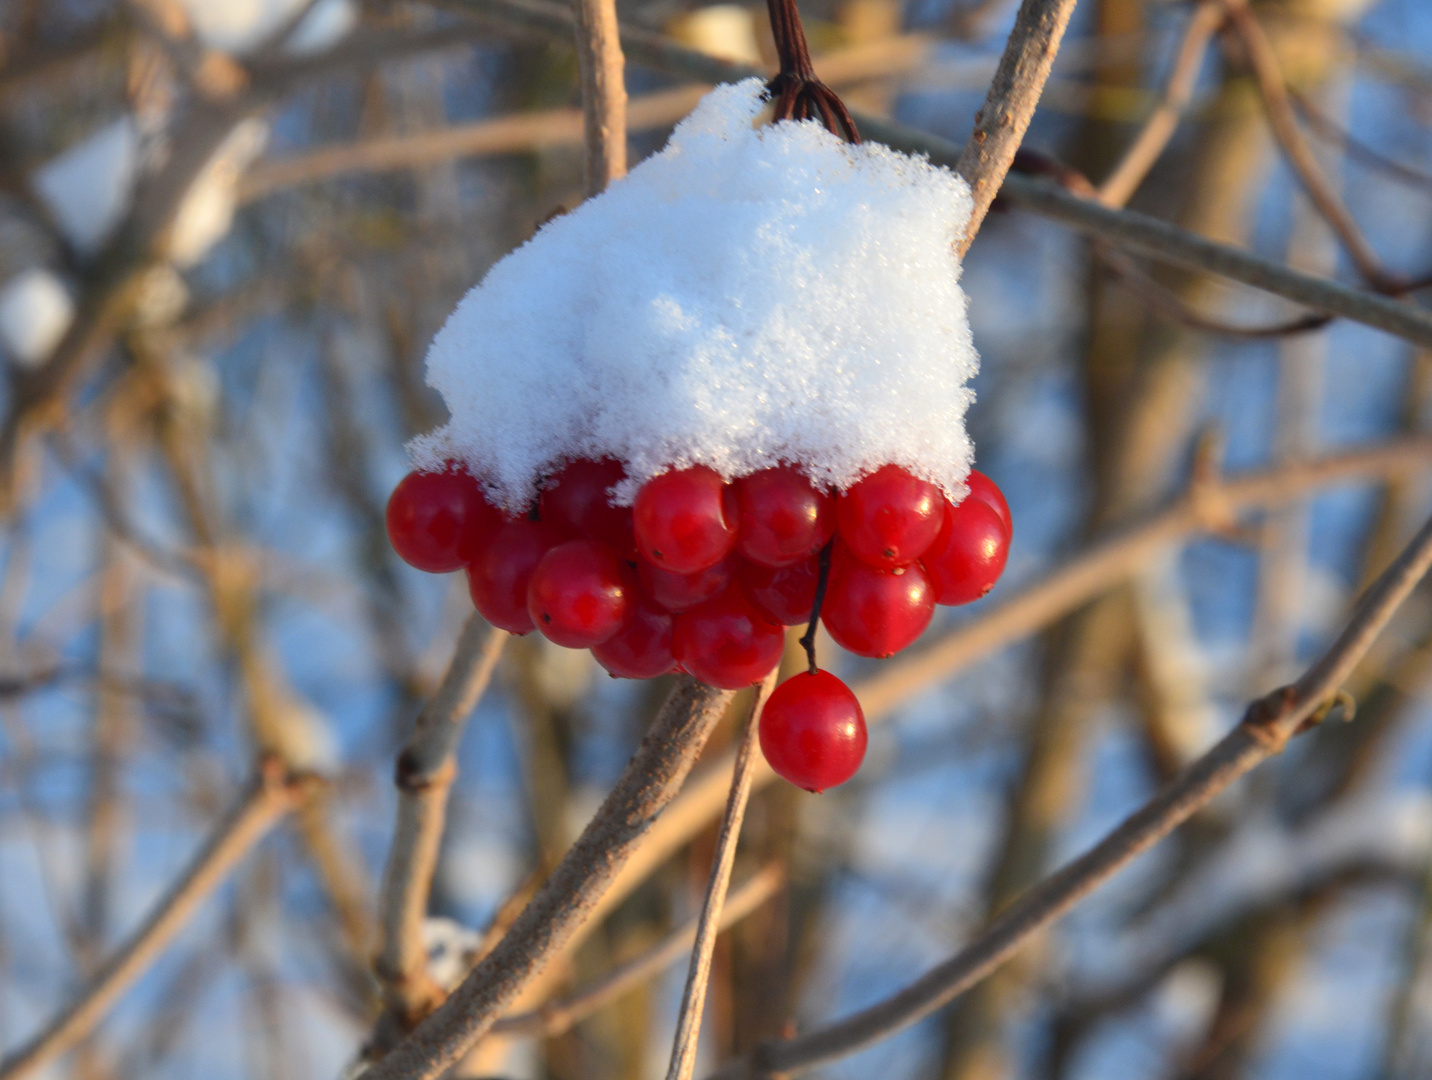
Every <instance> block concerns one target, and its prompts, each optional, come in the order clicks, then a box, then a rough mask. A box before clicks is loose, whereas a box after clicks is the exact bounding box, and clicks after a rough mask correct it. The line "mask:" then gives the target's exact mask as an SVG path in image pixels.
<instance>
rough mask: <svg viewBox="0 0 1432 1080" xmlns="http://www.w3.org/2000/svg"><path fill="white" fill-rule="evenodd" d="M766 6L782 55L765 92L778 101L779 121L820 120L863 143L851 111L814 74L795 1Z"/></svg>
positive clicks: (835, 131) (776, 1) (782, 0)
mask: <svg viewBox="0 0 1432 1080" xmlns="http://www.w3.org/2000/svg"><path fill="white" fill-rule="evenodd" d="M766 8H767V10H768V11H769V12H770V15H771V36H772V37H773V38H775V40H776V52H777V53H778V54H779V56H780V58H781V71H780V74H778V75H777V76H776V77H775V78H774V79H772V80H771V81H770V82H769V83H767V84H766V94H767V95H768V96H769V97H770V98H771V99H772V100H774V101H775V103H776V117H775V118H776V120H777V121H781V120H810V119H819V120H820V121H821V122H822V123H823V124H825V128H826V130H827V131H829V132H830V133H831V134H833V135H839V136H841V137H842V138H844V139H845V140H846V141H847V142H851V143H858V142H860V132H859V131H858V130H856V127H855V120H854V118H853V117H852V116H851V115H850V110H849V109H847V108H846V107H845V103H844V102H843V101H841V100H840V98H839V97H838V96H837V95H836V92H835V91H834V90H832V89H831V88H830V87H828V86H826V85H825V83H823V82H821V81H820V80H819V79H817V78H816V76H815V65H813V64H812V63H811V59H810V47H809V46H808V45H807V44H806V36H805V29H804V27H802V26H801V13H800V10H799V9H798V8H797V7H796V0H766Z"/></svg>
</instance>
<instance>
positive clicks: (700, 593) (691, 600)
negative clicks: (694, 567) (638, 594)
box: [636, 556, 731, 613]
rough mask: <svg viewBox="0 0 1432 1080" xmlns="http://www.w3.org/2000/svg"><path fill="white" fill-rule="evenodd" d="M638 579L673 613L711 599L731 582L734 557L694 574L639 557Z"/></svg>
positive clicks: (650, 593)
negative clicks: (655, 564)
mask: <svg viewBox="0 0 1432 1080" xmlns="http://www.w3.org/2000/svg"><path fill="white" fill-rule="evenodd" d="M636 573H637V579H638V580H639V581H640V582H641V587H642V591H643V592H644V593H646V595H647V596H649V597H651V598H652V599H653V600H654V601H656V603H657V605H658V606H659V607H662V608H665V609H666V610H667V611H670V612H673V613H674V612H677V611H685V610H686V609H687V608H693V607H695V606H696V605H697V604H699V603H702V602H703V601H705V600H710V599H711V598H712V597H713V596H715V595H716V594H717V593H719V592H721V591H722V590H723V589H725V588H726V586H727V585H729V584H730V583H731V557H730V556H728V557H726V558H724V559H722V560H721V561H720V562H718V563H717V564H716V565H715V566H708V567H707V568H706V569H705V570H698V571H696V573H694V574H678V573H677V572H676V571H674V570H663V569H662V568H661V567H659V566H654V565H653V564H651V563H649V562H647V561H646V560H645V559H643V558H641V557H640V556H638V557H637V565H636Z"/></svg>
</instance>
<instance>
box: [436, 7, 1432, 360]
mask: <svg viewBox="0 0 1432 1080" xmlns="http://www.w3.org/2000/svg"><path fill="white" fill-rule="evenodd" d="M430 2H431V3H433V4H434V6H439V7H445V8H451V9H453V10H458V11H463V12H466V13H468V14H470V15H475V16H478V17H481V18H485V19H490V20H496V21H500V22H502V23H504V24H505V25H508V26H509V27H515V28H517V29H522V30H528V31H540V32H542V33H545V34H549V35H551V34H564V33H570V32H571V28H572V16H571V13H570V12H569V11H568V10H567V9H566V8H565V7H564V6H563V5H561V4H555V3H552V2H551V0H430ZM622 44H623V46H624V47H625V49H626V54H627V56H628V57H629V58H630V59H631V60H632V61H633V62H639V63H642V64H644V65H646V66H648V67H651V68H654V69H656V70H658V71H664V72H668V73H670V74H674V75H682V76H684V77H686V78H690V79H697V80H700V81H702V82H713V83H714V82H732V81H736V80H739V79H744V78H749V77H750V76H752V75H762V74H763V73H762V72H761V71H760V70H758V69H756V68H753V67H750V66H748V65H746V64H738V63H732V62H730V61H727V60H721V59H718V58H716V57H713V56H707V55H706V54H704V53H699V52H696V51H695V50H693V49H687V48H684V47H682V46H681V45H678V44H676V43H675V42H673V41H671V40H670V39H669V38H666V37H663V36H662V35H660V34H655V33H652V32H651V31H649V30H643V29H639V28H636V27H631V26H623V27H622ZM852 116H854V118H855V121H856V123H857V124H859V125H860V130H861V132H862V133H863V134H864V135H865V137H866V138H867V139H870V140H874V141H877V142H883V143H885V144H886V145H887V146H891V147H893V148H895V149H897V150H904V151H906V152H907V153H915V154H925V155H926V156H928V157H929V159H930V160H931V161H932V162H934V163H935V164H937V165H947V166H954V165H955V164H956V163H957V162H958V161H959V157H960V149H959V147H957V146H955V145H954V144H953V143H951V142H949V141H948V140H947V139H942V138H940V137H939V136H937V135H931V134H929V133H928V132H924V131H919V130H917V129H915V128H912V127H909V126H907V125H905V124H901V123H898V122H896V121H894V120H887V119H885V118H883V117H876V116H871V115H869V114H865V113H860V112H854V111H852ZM1000 195H1001V197H1002V198H1004V199H1007V200H1008V201H1009V202H1011V203H1014V204H1016V205H1019V206H1021V207H1023V208H1024V209H1026V210H1031V211H1033V212H1034V213H1037V214H1041V215H1043V216H1045V217H1048V218H1052V219H1054V220H1056V221H1062V222H1064V223H1065V224H1067V225H1071V226H1073V227H1074V228H1077V229H1079V230H1081V231H1083V232H1087V233H1090V234H1092V235H1094V236H1097V237H1099V238H1101V239H1104V240H1107V241H1109V242H1110V243H1111V244H1114V245H1115V246H1117V247H1121V248H1124V249H1125V250H1129V251H1135V252H1138V253H1140V254H1143V255H1147V256H1149V257H1150V258H1153V259H1155V260H1156V261H1158V262H1162V263H1166V264H1169V265H1172V266H1178V267H1181V268H1183V269H1185V270H1194V271H1199V272H1202V273H1207V274H1214V275H1217V276H1219V277H1224V278H1229V279H1231V280H1233V281H1239V282H1242V283H1243V284H1245V285H1251V286H1253V287H1254V288H1256V289H1262V290H1263V291H1265V292H1269V293H1272V294H1274V295H1275V296H1282V297H1284V298H1285V299H1288V300H1292V301H1294V302H1295V303H1299V304H1303V305H1305V306H1307V307H1310V308H1312V309H1313V310H1314V311H1321V312H1326V313H1327V314H1330V315H1336V316H1338V317H1340V318H1345V319H1351V320H1353V321H1354V322H1360V323H1363V324H1364V325H1367V326H1374V327H1376V328H1378V329H1379V330H1383V331H1386V332H1387V333H1389V334H1393V335H1394V336H1396V337H1401V338H1405V339H1406V340H1408V341H1413V342H1416V343H1418V344H1421V345H1430V346H1432V316H1429V315H1426V314H1424V313H1423V312H1422V311H1419V310H1418V309H1416V308H1414V307H1412V306H1411V305H1409V304H1402V303H1398V302H1397V301H1395V300H1389V299H1388V298H1386V297H1383V296H1377V295H1375V294H1372V293H1369V292H1366V291H1364V290H1362V289H1353V288H1349V287H1348V286H1346V285H1340V284H1338V283H1337V282H1334V281H1329V280H1327V279H1326V278H1319V277H1313V276H1311V275H1308V274H1300V273H1298V272H1297V271H1296V270H1290V269H1289V268H1288V267H1286V266H1282V265H1280V264H1278V263H1274V262H1270V261H1268V260H1267V259H1260V258H1259V257H1258V256H1256V255H1252V254H1249V253H1248V252H1246V251H1242V250H1240V249H1238V248H1235V247H1232V246H1230V245H1228V244H1220V243H1218V242H1217V241H1214V240H1208V239H1206V238H1204V237H1202V236H1198V235H1196V234H1194V233H1191V232H1189V231H1187V230H1186V229H1181V228H1179V227H1178V226H1176V225H1171V224H1169V223H1168V222H1165V221H1160V220H1158V219H1157V218H1153V217H1149V216H1148V215H1147V214H1139V213H1136V212H1134V211H1131V210H1113V209H1110V208H1109V207H1105V206H1100V205H1098V204H1097V203H1096V202H1094V201H1093V200H1088V199H1080V198H1078V197H1076V196H1074V195H1070V194H1069V193H1068V192H1065V191H1061V190H1060V189H1059V188H1057V187H1055V186H1054V185H1052V184H1048V183H1045V182H1042V181H1039V180H1033V179H1030V178H1029V177H1024V176H1019V175H1017V174H1009V175H1007V176H1005V178H1004V184H1003V186H1002V187H1001V188H1000Z"/></svg>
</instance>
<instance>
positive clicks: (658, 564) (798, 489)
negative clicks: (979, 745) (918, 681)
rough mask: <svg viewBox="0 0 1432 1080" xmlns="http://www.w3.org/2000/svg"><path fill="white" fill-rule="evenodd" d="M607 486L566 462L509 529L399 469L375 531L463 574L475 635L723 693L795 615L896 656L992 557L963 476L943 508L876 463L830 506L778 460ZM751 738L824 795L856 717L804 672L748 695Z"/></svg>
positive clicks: (414, 559) (843, 700) (416, 558)
mask: <svg viewBox="0 0 1432 1080" xmlns="http://www.w3.org/2000/svg"><path fill="white" fill-rule="evenodd" d="M623 478H624V471H623V468H622V465H621V463H620V462H617V461H612V460H602V461H590V460H579V461H574V462H572V463H570V464H569V465H567V466H566V467H565V468H563V469H562V470H561V471H560V472H559V473H557V474H556V475H554V476H551V477H549V478H548V479H547V480H546V482H545V483H544V485H543V487H542V491H541V495H540V496H539V498H538V500H537V503H536V504H535V505H534V506H533V507H532V509H531V511H530V512H529V513H528V514H527V515H526V516H524V517H520V518H515V517H511V516H508V515H505V514H503V513H502V512H501V511H499V510H497V509H496V508H494V507H493V506H492V505H491V504H490V503H489V502H488V501H487V499H486V498H485V496H484V494H483V491H482V488H481V486H480V485H479V484H478V483H477V481H476V480H474V479H473V478H472V477H471V476H469V475H468V474H467V473H466V472H465V471H463V470H462V469H460V468H457V467H449V468H448V469H447V470H446V471H444V472H440V473H436V472H429V473H410V474H409V475H408V476H406V477H405V478H404V479H403V481H402V482H401V483H400V484H399V485H398V487H397V488H396V490H394V492H393V495H392V498H391V499H390V500H389V502H388V514H387V524H388V536H389V538H390V540H391V541H392V544H393V547H394V549H395V550H396V551H397V552H398V554H399V555H400V556H402V557H403V559H404V560H406V561H407V562H408V563H410V564H411V565H413V566H415V567H417V568H418V569H420V570H427V571H431V572H434V573H444V572H447V571H450V570H457V569H461V568H464V567H465V568H466V569H467V575H468V583H469V585H470V587H471V591H472V599H473V603H474V604H476V606H477V610H478V611H479V612H481V613H482V615H483V617H484V618H486V619H487V620H488V621H489V622H491V623H492V624H493V625H494V626H499V627H501V628H502V629H504V630H509V631H511V632H512V633H515V634H525V633H528V632H530V631H531V630H533V629H537V630H540V631H541V632H542V633H543V635H545V636H546V637H548V638H549V639H551V640H552V641H554V642H556V643H557V644H558V645H564V646H567V647H568V648H574V649H583V648H588V649H591V650H592V654H593V656H595V657H596V659H597V662H598V663H600V664H601V665H602V667H604V668H606V670H607V671H609V672H611V673H612V674H613V675H616V676H621V677H624V678H632V679H647V678H652V677H654V676H657V675H664V674H666V673H668V672H671V671H677V670H682V671H686V672H688V673H689V674H691V675H693V676H695V677H696V678H698V679H700V680H701V681H703V682H706V683H709V684H711V685H712V686H718V687H723V688H727V689H736V688H738V687H742V686H749V685H751V684H752V683H756V682H759V681H760V680H761V679H763V678H764V677H765V676H766V674H767V673H768V672H769V671H770V670H771V669H772V668H774V667H775V666H776V664H777V663H778V662H779V661H780V658H781V652H782V649H783V647H784V640H785V633H784V627H786V626H795V625H799V624H801V623H805V622H808V621H809V620H811V618H812V616H813V613H814V614H817V615H818V616H819V618H820V619H821V621H822V622H823V623H824V625H825V627H826V629H827V630H828V631H829V633H830V636H831V637H832V638H833V639H834V640H835V641H836V642H837V643H838V644H839V645H841V646H842V647H843V648H845V649H848V650H849V651H851V652H853V653H856V654H858V655H860V656H875V657H884V656H890V655H892V654H894V653H896V652H899V651H900V650H901V649H903V648H905V647H906V646H907V645H909V644H910V643H911V642H913V641H914V640H915V639H916V638H917V637H919V636H920V634H921V633H922V632H923V631H924V629H925V627H926V626H927V625H928V624H929V622H930V618H931V616H932V615H933V613H934V609H935V605H936V604H963V603H968V602H970V601H972V600H977V599H979V597H981V596H983V595H984V594H985V593H986V592H988V591H989V590H990V588H991V587H992V586H993V585H994V583H995V581H996V579H997V578H998V577H999V575H1000V572H1001V571H1002V570H1003V569H1004V563H1005V557H1006V555H1007V554H1008V551H1009V539H1010V517H1009V507H1008V505H1007V504H1006V503H1005V500H1004V496H1003V495H1002V494H1001V493H1000V490H999V488H997V487H996V486H995V485H994V483H993V481H991V480H990V479H989V478H988V477H986V476H984V475H983V474H982V473H977V472H971V473H970V477H969V486H970V497H969V498H966V499H965V500H963V501H962V502H960V503H958V504H952V503H950V502H949V501H948V500H947V499H945V498H944V496H943V495H942V494H941V492H940V490H939V489H938V488H937V487H935V486H934V485H933V484H929V483H926V482H925V481H923V480H919V479H917V478H916V477H914V476H912V475H910V473H908V472H907V471H906V470H904V469H902V468H900V467H898V466H895V465H887V466H885V467H883V468H881V469H878V470H876V471H875V472H874V473H871V474H870V475H869V476H867V477H865V478H864V479H862V480H860V481H859V482H857V483H856V484H854V485H853V486H852V487H851V488H850V490H848V491H846V492H844V493H842V494H840V495H832V494H830V493H828V492H825V491H822V490H820V489H818V488H817V487H815V486H814V485H813V484H812V483H811V482H810V481H809V480H808V479H807V478H806V477H805V475H804V474H802V473H801V472H800V471H798V470H797V469H794V468H790V467H786V466H782V467H779V468H774V469H766V470H764V471H763V472H758V473H755V474H753V475H751V476H746V477H742V478H741V479H739V480H737V481H735V482H734V483H730V484H728V483H726V482H724V481H723V480H722V479H721V476H720V474H718V473H717V472H715V471H714V470H712V469H709V468H707V467H705V466H701V465H698V466H694V467H692V468H688V469H681V470H676V471H672V472H667V473H663V474H662V475H660V476H657V477H655V478H653V479H651V480H649V481H647V483H646V484H644V485H643V486H642V488H641V489H640V491H638V493H637V496H636V500H635V503H634V505H633V506H631V507H619V506H614V505H612V503H611V501H610V498H609V496H608V492H609V491H610V489H611V488H612V487H613V486H614V485H616V484H617V483H619V482H620V481H621V480H622V479H623ZM817 606H818V610H817ZM808 647H809V646H808ZM761 746H762V749H763V750H764V752H765V754H766V757H767V759H768V760H769V761H770V763H771V765H772V767H773V768H775V769H776V771H777V772H779V773H780V774H781V775H782V776H785V777H786V778H787V779H789V780H791V781H792V782H793V783H796V784H799V785H800V786H801V787H805V788H808V789H811V790H821V789H823V788H826V787H831V786H834V785H835V784H837V783H841V782H843V781H844V780H846V779H848V778H849V777H850V775H852V774H853V773H854V772H855V769H856V768H857V767H858V766H859V764H860V759H861V757H863V755H864V752H865V722H864V718H863V716H861V713H860V706H859V704H858V703H857V702H856V700H855V696H854V695H853V694H851V692H850V690H849V689H848V688H847V687H846V686H845V684H844V683H842V682H841V681H840V680H839V679H837V678H836V677H835V676H834V675H831V674H830V673H828V672H824V671H817V670H816V669H815V667H814V664H812V669H811V671H810V672H809V673H808V674H803V675H798V676H796V677H794V678H792V679H788V680H787V681H786V682H785V683H783V684H782V685H781V686H780V687H779V688H778V689H777V690H776V692H775V694H773V695H772V697H771V699H770V701H769V702H768V703H767V705H766V708H765V711H764V713H763V714H762V717H761Z"/></svg>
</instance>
